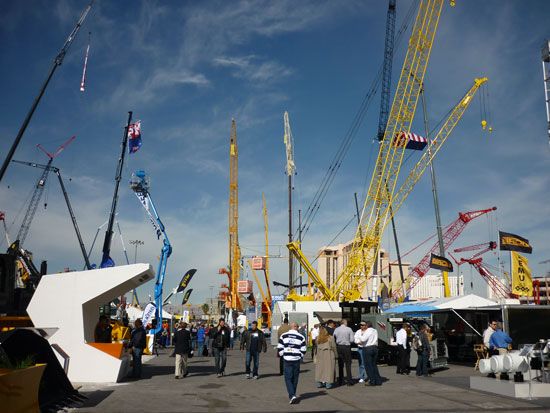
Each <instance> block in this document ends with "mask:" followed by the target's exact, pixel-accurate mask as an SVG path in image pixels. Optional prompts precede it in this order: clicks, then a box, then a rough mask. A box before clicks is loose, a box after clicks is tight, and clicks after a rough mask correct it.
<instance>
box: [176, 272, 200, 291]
mask: <svg viewBox="0 0 550 413" xmlns="http://www.w3.org/2000/svg"><path fill="white" fill-rule="evenodd" d="M196 272H197V270H196V269H194V268H193V269H190V270H189V271H187V272H186V273H185V275H184V276H183V278H182V279H181V281H180V283H179V285H178V289H177V290H176V294H177V293H181V292H182V291H183V290H185V288H186V287H187V285H188V284H189V282H190V281H191V278H193V275H195V273H196Z"/></svg>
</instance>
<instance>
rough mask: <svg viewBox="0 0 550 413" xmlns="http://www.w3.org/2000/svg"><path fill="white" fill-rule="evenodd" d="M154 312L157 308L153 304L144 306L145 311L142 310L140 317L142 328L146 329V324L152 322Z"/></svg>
mask: <svg viewBox="0 0 550 413" xmlns="http://www.w3.org/2000/svg"><path fill="white" fill-rule="evenodd" d="M156 310H157V306H156V305H155V304H154V303H149V304H147V305H146V306H145V310H143V315H142V316H141V321H143V327H144V328H147V324H149V323H150V322H151V321H152V320H153V317H154V316H155V312H156Z"/></svg>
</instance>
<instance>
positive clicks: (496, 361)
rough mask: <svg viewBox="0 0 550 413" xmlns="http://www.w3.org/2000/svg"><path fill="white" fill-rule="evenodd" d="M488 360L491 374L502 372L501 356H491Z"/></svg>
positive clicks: (502, 358)
mask: <svg viewBox="0 0 550 413" xmlns="http://www.w3.org/2000/svg"><path fill="white" fill-rule="evenodd" d="M489 360H490V362H491V371H492V372H493V373H501V372H504V364H503V361H504V356H501V355H498V356H493V357H491V358H490V359H489Z"/></svg>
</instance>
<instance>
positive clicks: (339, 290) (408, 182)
mask: <svg viewBox="0 0 550 413" xmlns="http://www.w3.org/2000/svg"><path fill="white" fill-rule="evenodd" d="M486 81H487V78H481V79H475V80H474V84H473V86H472V87H471V88H470V89H469V90H468V92H466V94H465V95H464V97H463V98H462V99H461V100H460V102H459V103H458V104H457V105H456V106H455V107H454V108H453V109H452V110H451V112H450V114H449V116H448V117H447V119H446V120H445V122H444V123H443V125H442V126H441V128H440V130H439V131H438V132H437V134H436V135H435V137H434V138H433V139H432V140H431V142H430V143H429V145H430V151H426V152H424V154H423V155H422V157H421V158H420V160H419V161H418V162H417V163H416V165H415V166H414V167H413V168H412V170H411V172H410V173H409V175H408V176H407V178H406V179H405V180H404V182H403V184H402V185H401V187H400V188H399V189H398V190H397V191H396V192H395V195H394V196H393V197H392V201H393V202H392V203H391V205H389V207H390V208H388V211H387V214H386V218H389V216H388V215H389V214H390V209H391V214H396V213H397V211H398V210H399V208H400V207H401V206H402V205H403V203H404V202H405V199H406V198H407V196H408V195H409V194H410V193H411V191H412V190H413V188H414V186H415V185H416V183H417V182H418V181H419V180H420V178H421V176H422V174H423V173H424V171H425V170H426V168H427V167H428V165H429V163H430V162H431V161H432V159H433V158H434V157H435V156H436V155H437V153H438V152H439V150H440V149H441V147H442V146H443V144H444V143H445V141H446V140H447V138H448V137H449V135H450V134H451V132H452V131H453V129H454V127H455V126H456V125H457V124H458V121H459V120H460V119H461V118H462V116H463V114H464V112H465V111H466V109H467V108H468V106H469V105H470V103H471V102H472V100H473V96H474V95H475V93H476V91H477V90H478V89H479V88H480V87H481V85H483V84H484V83H485V82H486ZM392 140H393V139H392ZM399 144H400V145H401V144H402V145H405V143H404V142H403V143H401V141H400V142H399ZM373 179H374V177H373ZM367 201H368V200H367ZM367 203H368V202H367ZM380 205H382V203H381V204H380ZM364 211H365V209H364V210H363V215H364ZM372 212H373V213H374V212H375V211H372ZM375 224H376V223H375ZM386 224H387V220H386V222H385V223H384V225H383V226H381V227H380V229H381V231H382V232H383V228H384V227H385V225H386ZM375 228H376V227H372V228H371V227H368V228H364V227H363V226H362V225H361V226H359V228H358V234H362V235H363V237H362V238H357V236H356V238H355V239H356V242H355V245H354V248H353V250H352V251H351V253H350V256H349V258H348V265H347V266H346V267H345V268H344V270H343V271H342V272H341V273H340V275H339V276H338V278H337V280H336V282H335V284H334V286H332V287H331V288H328V287H327V286H326V285H325V284H324V283H320V282H319V281H321V280H320V277H319V275H318V274H317V272H316V271H315V269H314V268H313V266H312V265H311V264H310V263H309V262H308V261H307V258H306V257H305V256H304V254H303V253H302V252H301V251H299V245H298V244H297V243H296V242H293V243H290V244H288V245H287V247H288V249H289V251H290V253H291V254H293V255H294V256H295V257H296V259H297V260H298V261H299V262H300V263H301V264H302V266H303V267H304V269H305V270H306V272H307V273H308V275H309V276H310V277H311V278H312V280H313V281H314V283H315V284H316V286H317V288H318V290H319V291H320V292H321V294H322V295H323V296H324V297H330V300H339V299H341V298H343V299H344V300H347V301H352V300H356V299H359V298H360V297H361V295H362V292H363V289H364V288H365V286H366V283H367V281H368V277H369V272H370V270H371V269H372V265H373V262H374V256H375V255H377V253H378V250H379V248H380V234H378V235H377V234H376V229H375ZM382 232H381V233H382ZM357 245H363V248H362V249H358V247H357ZM373 251H374V252H373ZM373 254H374V255H373ZM363 255H364V256H365V257H366V258H365V259H362V257H363ZM352 270H353V271H352ZM327 299H328V298H327Z"/></svg>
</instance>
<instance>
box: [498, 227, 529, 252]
mask: <svg viewBox="0 0 550 413" xmlns="http://www.w3.org/2000/svg"><path fill="white" fill-rule="evenodd" d="M498 235H499V238H500V250H501V251H517V252H524V253H526V254H531V253H532V252H533V247H531V245H530V244H529V240H528V239H525V238H523V237H520V236H519V235H516V234H510V233H508V232H502V231H499V232H498Z"/></svg>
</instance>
